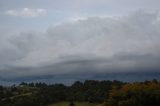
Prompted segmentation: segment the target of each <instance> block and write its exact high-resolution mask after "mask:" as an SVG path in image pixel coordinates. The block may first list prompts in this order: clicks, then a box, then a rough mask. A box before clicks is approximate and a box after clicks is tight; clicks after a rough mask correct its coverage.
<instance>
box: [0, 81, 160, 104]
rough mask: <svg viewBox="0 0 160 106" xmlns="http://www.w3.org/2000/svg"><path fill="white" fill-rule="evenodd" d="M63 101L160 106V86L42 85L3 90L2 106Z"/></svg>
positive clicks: (155, 83)
mask: <svg viewBox="0 0 160 106" xmlns="http://www.w3.org/2000/svg"><path fill="white" fill-rule="evenodd" d="M61 101H78V102H91V103H103V105H104V106H160V83H159V82H158V81H157V80H155V79H154V80H152V81H145V82H135V83H125V82H121V81H117V80H114V81H109V80H105V81H97V80H86V81H84V82H80V81H76V82H74V83H73V84H72V85H70V86H66V85H64V84H51V85H48V84H46V83H41V82H40V83H25V82H22V83H21V84H19V85H12V86H10V87H3V86H0V106H46V105H48V104H52V103H57V102H61ZM147 104H148V105H147ZM151 104H152V105H151Z"/></svg>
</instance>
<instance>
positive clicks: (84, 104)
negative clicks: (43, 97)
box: [48, 102, 102, 106]
mask: <svg viewBox="0 0 160 106" xmlns="http://www.w3.org/2000/svg"><path fill="white" fill-rule="evenodd" d="M48 106H69V102H60V103H56V104H51V105H48ZM75 106H102V105H98V104H94V103H88V102H75Z"/></svg>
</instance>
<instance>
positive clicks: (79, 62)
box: [0, 9, 160, 78]
mask: <svg viewBox="0 0 160 106" xmlns="http://www.w3.org/2000/svg"><path fill="white" fill-rule="evenodd" d="M25 12H26V14H25ZM43 12H45V10H43V9H42V10H39V12H38V10H30V9H23V10H22V11H20V12H18V11H10V12H9V14H12V15H13V16H19V15H24V16H31V17H35V16H38V15H40V14H41V13H43ZM159 28H160V21H159V12H145V11H136V12H133V13H131V14H128V15H126V16H121V17H88V18H86V19H82V20H81V19H79V20H76V21H73V22H70V23H64V24H60V25H57V26H51V27H49V28H48V29H46V31H44V32H37V31H28V32H21V33H19V34H17V35H12V36H7V37H6V36H0V37H1V38H0V41H1V40H2V41H3V42H0V58H1V59H0V65H1V71H0V77H3V76H4V75H5V74H6V73H9V74H7V75H8V77H9V78H11V77H18V76H21V77H22V76H32V75H33V76H34V75H57V74H65V73H81V72H84V73H85V72H95V73H105V72H129V71H133V72H134V71H153V70H158V71H159V70H160V66H159V63H160V56H159V54H160V47H159V45H160V42H159V41H160V30H159Z"/></svg>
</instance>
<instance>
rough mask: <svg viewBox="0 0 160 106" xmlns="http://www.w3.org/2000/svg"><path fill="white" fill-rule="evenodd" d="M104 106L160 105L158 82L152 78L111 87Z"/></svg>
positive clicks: (159, 85) (159, 86)
mask: <svg viewBox="0 0 160 106" xmlns="http://www.w3.org/2000/svg"><path fill="white" fill-rule="evenodd" d="M105 106H160V84H159V83H158V82H157V81H156V80H153V81H150V82H149V81H146V82H144V83H132V84H131V83H130V84H126V85H123V86H122V87H120V88H117V87H113V89H112V90H111V91H110V94H109V98H107V100H106V102H105Z"/></svg>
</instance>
